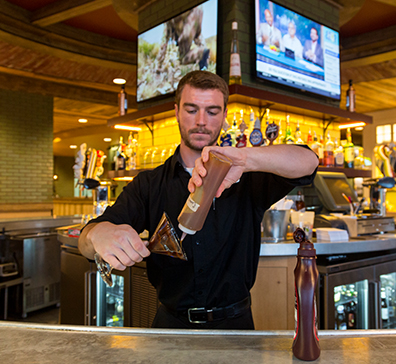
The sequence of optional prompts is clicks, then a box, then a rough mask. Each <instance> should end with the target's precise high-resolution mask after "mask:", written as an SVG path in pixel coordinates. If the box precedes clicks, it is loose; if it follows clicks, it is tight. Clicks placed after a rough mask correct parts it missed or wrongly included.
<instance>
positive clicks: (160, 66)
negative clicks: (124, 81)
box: [136, 0, 217, 102]
mask: <svg viewBox="0 0 396 364" xmlns="http://www.w3.org/2000/svg"><path fill="white" fill-rule="evenodd" d="M137 63H138V69H137V91H136V92H137V93H136V95H137V96H136V97H137V101H138V102H140V101H144V100H149V99H152V98H156V97H159V96H163V95H168V94H171V93H173V92H175V91H176V88H177V85H178V83H179V81H180V79H181V78H182V77H183V76H184V75H185V74H187V73H188V72H190V71H194V70H207V71H210V72H213V73H216V63H217V0H208V1H206V2H203V3H202V4H200V5H197V6H195V7H193V8H191V9H190V10H187V11H185V12H183V13H181V14H179V15H177V16H175V17H173V18H171V19H169V20H168V21H166V22H163V23H162V24H159V25H157V26H156V27H154V28H152V29H149V30H147V31H145V32H143V33H141V34H139V35H138V62H137Z"/></svg>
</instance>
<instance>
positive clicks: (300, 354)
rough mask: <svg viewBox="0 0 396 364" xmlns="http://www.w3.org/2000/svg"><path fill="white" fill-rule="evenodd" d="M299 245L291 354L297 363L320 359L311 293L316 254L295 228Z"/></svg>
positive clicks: (315, 280) (302, 233)
mask: <svg viewBox="0 0 396 364" xmlns="http://www.w3.org/2000/svg"><path fill="white" fill-rule="evenodd" d="M293 238H294V240H295V242H296V243H299V244H300V248H299V249H298V255H297V265H296V268H295V269H294V282H295V294H296V298H295V310H296V314H295V317H296V328H295V335H294V339H293V354H294V356H295V357H296V358H298V359H300V360H307V361H310V360H315V359H317V358H318V357H319V355H320V346H319V339H318V328H317V310H316V299H315V289H316V285H317V282H318V276H319V273H318V269H317V267H316V250H315V249H314V245H313V244H312V243H311V242H310V241H308V240H307V237H306V235H305V233H304V231H303V230H302V229H300V228H297V229H296V231H295V232H294V234H293Z"/></svg>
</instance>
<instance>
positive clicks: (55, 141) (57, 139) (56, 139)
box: [53, 137, 62, 143]
mask: <svg viewBox="0 0 396 364" xmlns="http://www.w3.org/2000/svg"><path fill="white" fill-rule="evenodd" d="M61 140H62V139H61V138H59V137H56V138H55V139H54V140H53V142H54V143H59V142H60V141H61Z"/></svg>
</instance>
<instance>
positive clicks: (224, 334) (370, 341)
mask: <svg viewBox="0 0 396 364" xmlns="http://www.w3.org/2000/svg"><path fill="white" fill-rule="evenodd" d="M292 340H293V331H219V330H218V331H207V330H202V331H198V330H164V329H140V328H136V329H134V328H107V327H88V326H66V325H44V324H21V323H14V322H4V321H3V322H0V352H1V358H2V362H3V363H24V364H25V363H26V364H27V363H40V364H44V363H51V364H53V363H105V364H110V363H161V364H162V363H163V364H167V363H172V364H174V363H189V364H195V363H205V364H208V363H216V364H220V363H227V364H229V363H246V362H248V363H252V364H254V363H276V364H284V363H296V362H301V361H300V360H298V359H296V358H294V357H293V353H292V350H291V346H292ZM319 342H320V346H321V355H320V357H319V358H318V359H317V360H315V361H313V363H326V364H332V363H337V364H340V363H359V364H365V363H367V364H377V363H380V364H387V363H394V361H395V357H396V330H366V331H364V330H356V331H351V330H349V331H320V332H319Z"/></svg>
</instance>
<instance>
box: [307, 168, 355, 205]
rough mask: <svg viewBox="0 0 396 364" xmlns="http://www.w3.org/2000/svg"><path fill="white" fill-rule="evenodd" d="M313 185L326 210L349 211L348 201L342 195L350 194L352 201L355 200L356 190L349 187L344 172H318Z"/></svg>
mask: <svg viewBox="0 0 396 364" xmlns="http://www.w3.org/2000/svg"><path fill="white" fill-rule="evenodd" d="M314 186H315V189H316V191H317V192H318V197H319V199H320V201H321V202H322V204H323V206H324V207H325V208H326V209H327V210H328V211H349V207H350V206H349V203H348V202H347V201H346V200H345V198H344V197H343V196H342V194H343V193H344V194H345V195H346V196H350V197H351V199H352V202H357V201H358V199H357V196H356V192H355V190H354V189H353V188H351V186H350V184H349V183H348V180H347V178H346V176H345V174H344V173H339V172H318V173H317V175H316V177H315V180H314Z"/></svg>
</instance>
